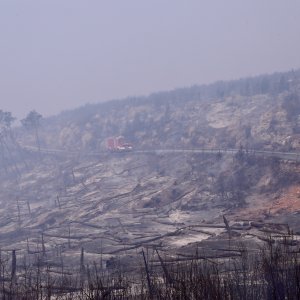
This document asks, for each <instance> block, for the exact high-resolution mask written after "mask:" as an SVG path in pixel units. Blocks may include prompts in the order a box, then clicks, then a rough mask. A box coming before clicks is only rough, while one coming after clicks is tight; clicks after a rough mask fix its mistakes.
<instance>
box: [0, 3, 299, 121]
mask: <svg viewBox="0 0 300 300" xmlns="http://www.w3.org/2000/svg"><path fill="white" fill-rule="evenodd" d="M299 16H300V1H299V0H226V1H225V0H119V1H117V0H106V1H104V0H103V1H102V0H0V109H4V110H9V111H12V112H13V113H14V114H15V115H16V116H17V117H23V116H24V115H25V114H26V113H27V112H28V111H29V110H31V109H36V110H37V111H39V112H41V113H42V114H43V115H51V114H54V113H57V112H59V111H61V110H63V109H68V108H74V107H77V106H80V105H82V104H85V103H87V102H98V101H104V100H109V99H113V98H123V97H126V96H132V95H142V94H149V93H151V92H155V91H159V90H169V89H173V88H176V87H183V86H190V85H193V84H201V83H209V82H212V81H215V80H220V79H233V78H239V77H244V76H249V75H256V74H261V73H272V72H274V71H283V70H290V69H293V68H294V69H296V68H299V67H300V17H299Z"/></svg>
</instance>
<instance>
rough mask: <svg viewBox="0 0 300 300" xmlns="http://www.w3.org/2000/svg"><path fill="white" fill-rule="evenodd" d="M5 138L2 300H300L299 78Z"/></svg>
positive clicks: (145, 104) (32, 118) (252, 82)
mask: <svg viewBox="0 0 300 300" xmlns="http://www.w3.org/2000/svg"><path fill="white" fill-rule="evenodd" d="M0 126H1V127H0V129H1V135H0V204H1V206H0V212H1V213H0V225H1V226H0V267H1V268H0V295H1V297H2V298H1V299H299V297H300V264H299V263H300V262H299V259H300V252H299V248H300V244H299V243H300V242H299V240H300V218H299V216H300V185H299V184H300V71H290V72H285V73H275V74H271V75H262V76H257V77H253V78H245V79H240V80H235V81H224V82H216V83H214V84H211V85H202V86H192V87H189V88H182V89H177V90H173V91H169V92H160V93H155V94H152V95H150V96H147V97H131V98H126V99H124V100H114V101H109V102H105V103H99V104H88V105H86V106H83V107H80V108H78V109H76V110H70V111H64V112H62V113H60V114H59V115H56V116H53V117H47V118H46V117H43V116H42V115H41V114H39V113H38V112H36V111H31V112H30V113H29V114H28V115H27V116H26V117H25V118H24V119H23V120H22V121H21V123H20V124H16V122H15V119H14V116H13V112H12V113H10V112H5V111H2V110H1V111H0ZM298 155H299V157H298Z"/></svg>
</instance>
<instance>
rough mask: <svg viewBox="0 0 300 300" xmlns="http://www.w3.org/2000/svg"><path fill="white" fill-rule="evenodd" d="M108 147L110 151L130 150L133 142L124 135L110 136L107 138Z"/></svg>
mask: <svg viewBox="0 0 300 300" xmlns="http://www.w3.org/2000/svg"><path fill="white" fill-rule="evenodd" d="M106 147H107V149H108V150H110V151H130V150H132V148H133V147H132V144H130V143H128V142H126V141H125V138H124V137H123V136H118V137H109V138H108V139H107V140H106Z"/></svg>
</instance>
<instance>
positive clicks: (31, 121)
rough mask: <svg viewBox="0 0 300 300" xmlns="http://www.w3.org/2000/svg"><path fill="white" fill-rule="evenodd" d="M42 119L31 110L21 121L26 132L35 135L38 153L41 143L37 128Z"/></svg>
mask: <svg viewBox="0 0 300 300" xmlns="http://www.w3.org/2000/svg"><path fill="white" fill-rule="evenodd" d="M41 118H42V115H41V114H39V113H38V112H36V111H35V110H32V111H31V112H29V113H28V115H27V116H26V118H25V119H23V120H21V123H22V125H23V126H24V127H25V128H26V129H28V130H34V133H35V141H36V144H37V147H38V148H39V151H40V150H41V143H40V138H39V133H38V128H39V127H40V120H41Z"/></svg>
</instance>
